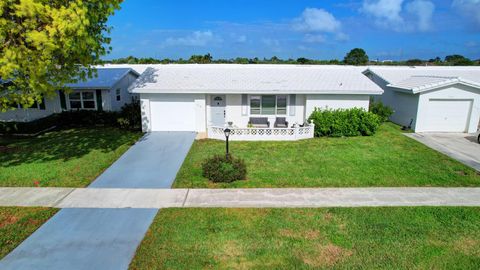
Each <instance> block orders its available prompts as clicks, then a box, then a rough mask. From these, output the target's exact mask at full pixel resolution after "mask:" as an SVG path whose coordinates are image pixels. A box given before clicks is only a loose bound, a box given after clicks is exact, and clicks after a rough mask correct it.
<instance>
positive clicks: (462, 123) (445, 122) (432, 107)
mask: <svg viewBox="0 0 480 270" xmlns="http://www.w3.org/2000/svg"><path fill="white" fill-rule="evenodd" d="M472 103H473V100H471V99H470V100H468V99H467V100H462V99H430V100H429V101H428V105H427V114H426V127H425V128H424V131H443V132H467V131H468V123H469V119H470V114H471V110H472Z"/></svg>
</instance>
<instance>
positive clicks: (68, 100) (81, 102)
mask: <svg viewBox="0 0 480 270" xmlns="http://www.w3.org/2000/svg"><path fill="white" fill-rule="evenodd" d="M74 91H75V90H74ZM75 92H76V93H80V100H79V101H80V106H81V108H72V106H71V104H70V101H71V100H70V94H71V93H69V94H68V95H66V98H67V108H68V109H69V110H89V111H96V110H98V104H97V91H95V90H81V91H79V90H76V91H75ZM84 92H91V93H93V102H94V104H95V108H85V107H84V104H83V102H84V100H83V93H84ZM74 101H78V100H77V99H74ZM86 101H92V100H90V99H87V100H86Z"/></svg>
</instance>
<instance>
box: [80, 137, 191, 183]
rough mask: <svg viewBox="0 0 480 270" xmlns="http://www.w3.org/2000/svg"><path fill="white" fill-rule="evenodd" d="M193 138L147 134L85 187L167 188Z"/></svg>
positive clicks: (173, 178)
mask: <svg viewBox="0 0 480 270" xmlns="http://www.w3.org/2000/svg"><path fill="white" fill-rule="evenodd" d="M195 135H196V134H195V132H151V133H147V134H145V136H144V137H143V138H142V139H140V140H139V141H138V142H137V143H136V144H135V145H133V146H132V147H130V149H128V151H127V152H125V154H123V155H122V156H121V157H120V158H119V159H118V160H117V161H115V163H113V164H112V166H110V167H109V168H108V169H107V170H106V171H105V172H103V173H102V174H101V175H100V176H99V177H98V178H97V179H96V180H95V181H94V182H93V183H92V184H91V185H90V186H89V187H91V188H170V187H171V186H172V183H173V181H174V180H175V176H176V175H177V172H178V170H179V169H180V167H181V166H182V163H183V160H184V159H185V157H186V156H187V154H188V150H190V146H191V145H192V143H193V141H194V139H195Z"/></svg>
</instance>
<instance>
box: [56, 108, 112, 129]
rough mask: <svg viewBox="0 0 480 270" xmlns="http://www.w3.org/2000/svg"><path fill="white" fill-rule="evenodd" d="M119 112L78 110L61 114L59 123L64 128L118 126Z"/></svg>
mask: <svg viewBox="0 0 480 270" xmlns="http://www.w3.org/2000/svg"><path fill="white" fill-rule="evenodd" d="M118 115H119V114H118V113H117V112H105V111H91V110H77V111H65V112H62V113H60V114H59V123H60V125H61V126H63V127H95V126H117V118H118Z"/></svg>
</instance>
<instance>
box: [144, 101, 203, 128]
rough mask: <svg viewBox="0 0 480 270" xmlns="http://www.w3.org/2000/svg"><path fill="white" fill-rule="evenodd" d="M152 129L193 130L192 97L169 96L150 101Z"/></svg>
mask: <svg viewBox="0 0 480 270" xmlns="http://www.w3.org/2000/svg"><path fill="white" fill-rule="evenodd" d="M150 117H151V121H152V131H195V130H196V123H195V102H194V100H193V98H187V97H185V98H182V97H176V98H169V99H165V100H162V101H150Z"/></svg>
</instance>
